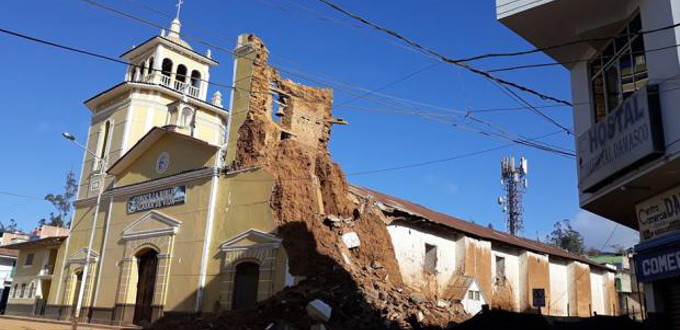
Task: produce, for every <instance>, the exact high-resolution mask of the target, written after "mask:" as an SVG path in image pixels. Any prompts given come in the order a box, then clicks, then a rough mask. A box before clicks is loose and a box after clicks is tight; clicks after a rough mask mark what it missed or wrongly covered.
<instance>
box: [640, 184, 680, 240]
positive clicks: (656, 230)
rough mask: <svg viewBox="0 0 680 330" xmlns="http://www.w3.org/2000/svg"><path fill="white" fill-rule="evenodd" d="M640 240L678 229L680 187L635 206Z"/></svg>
mask: <svg viewBox="0 0 680 330" xmlns="http://www.w3.org/2000/svg"><path fill="white" fill-rule="evenodd" d="M635 211H636V212H637V218H638V224H639V227H640V238H641V240H642V241H644V240H648V239H652V238H656V237H659V236H663V235H666V234H670V233H674V232H677V231H680V187H676V188H673V189H671V190H668V191H666V192H664V193H662V194H660V195H658V196H655V197H653V198H650V199H648V200H646V201H644V202H642V203H640V204H638V205H637V206H636V207H635Z"/></svg>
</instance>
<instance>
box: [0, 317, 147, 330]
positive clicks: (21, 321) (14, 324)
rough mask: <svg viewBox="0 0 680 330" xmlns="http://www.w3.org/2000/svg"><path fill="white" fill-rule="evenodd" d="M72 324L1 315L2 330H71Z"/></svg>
mask: <svg viewBox="0 0 680 330" xmlns="http://www.w3.org/2000/svg"><path fill="white" fill-rule="evenodd" d="M70 329H71V323H70V322H68V321H58V320H51V319H42V318H30V317H21V316H11V315H0V330H70ZM78 329H79V330H128V329H129V330H132V329H134V330H137V329H141V328H138V327H117V326H111V325H99V324H89V323H80V324H78Z"/></svg>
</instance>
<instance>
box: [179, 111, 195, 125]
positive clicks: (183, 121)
mask: <svg viewBox="0 0 680 330" xmlns="http://www.w3.org/2000/svg"><path fill="white" fill-rule="evenodd" d="M193 114H194V112H193V111H191V109H189V108H184V109H182V116H181V117H180V121H179V126H181V127H189V126H191V121H192V120H191V117H193Z"/></svg>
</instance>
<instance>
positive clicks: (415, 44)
mask: <svg viewBox="0 0 680 330" xmlns="http://www.w3.org/2000/svg"><path fill="white" fill-rule="evenodd" d="M317 1H319V2H322V3H324V4H325V5H327V6H329V7H331V8H332V9H334V10H336V11H338V12H340V13H343V14H345V15H347V16H349V17H351V18H352V19H355V20H358V21H359V22H361V23H363V24H366V25H369V26H371V27H373V28H374V29H376V30H378V31H381V32H383V33H387V34H388V35H390V36H392V37H394V38H397V39H399V40H401V41H403V42H405V43H407V44H409V45H411V46H412V47H415V48H416V49H420V50H422V51H423V52H426V53H428V54H430V55H433V56H435V57H437V58H438V59H440V60H441V61H443V62H446V63H450V64H454V65H457V66H459V67H462V68H464V69H466V70H468V71H470V72H472V73H475V74H478V75H480V76H482V77H485V78H487V79H490V80H493V81H495V82H497V83H499V84H503V85H506V86H509V87H512V88H515V89H518V90H521V91H523V92H526V93H529V94H532V95H534V96H537V97H539V98H541V99H543V100H550V101H553V102H557V103H561V104H565V105H571V103H570V102H569V101H566V100H562V99H558V98H555V97H552V96H549V95H546V94H543V93H541V92H538V91H535V90H533V89H531V88H528V87H525V86H522V85H519V84H517V83H513V82H510V81H507V80H505V79H501V78H497V77H495V76H493V75H491V74H490V73H488V72H486V71H483V70H480V69H476V68H474V67H472V66H470V65H468V64H466V63H463V62H461V61H456V60H454V59H452V58H450V57H448V56H446V55H443V54H441V53H438V52H436V51H434V50H432V49H430V48H428V47H425V46H423V45H421V44H420V43H418V42H416V41H413V40H411V39H409V38H407V37H405V36H403V35H402V34H400V33H398V32H395V31H394V30H391V29H388V28H385V27H382V26H380V25H378V24H376V23H373V22H371V21H369V20H367V19H365V18H363V17H361V16H359V15H357V14H354V13H352V12H350V11H348V10H345V9H343V8H341V7H339V6H338V5H336V4H333V3H332V2H330V1H328V0H317Z"/></svg>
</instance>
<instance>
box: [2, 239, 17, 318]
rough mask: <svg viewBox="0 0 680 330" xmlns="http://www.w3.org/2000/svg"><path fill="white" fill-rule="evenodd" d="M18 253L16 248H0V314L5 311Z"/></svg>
mask: <svg viewBox="0 0 680 330" xmlns="http://www.w3.org/2000/svg"><path fill="white" fill-rule="evenodd" d="M18 255H19V252H18V251H16V250H10V249H5V248H0V314H4V313H5V307H6V306H7V300H8V299H9V293H10V291H11V289H12V277H14V270H15V267H14V266H15V265H16V262H17V256H18Z"/></svg>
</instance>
